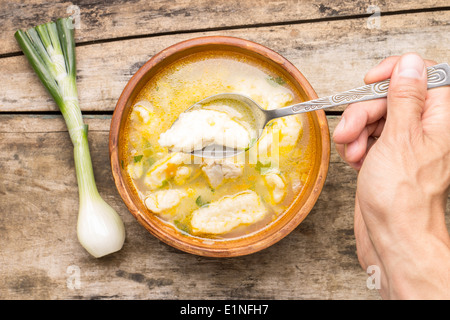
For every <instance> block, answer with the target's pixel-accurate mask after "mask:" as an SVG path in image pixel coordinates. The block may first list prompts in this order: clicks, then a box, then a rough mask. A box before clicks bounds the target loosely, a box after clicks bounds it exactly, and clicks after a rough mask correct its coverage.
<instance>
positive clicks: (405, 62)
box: [398, 54, 425, 79]
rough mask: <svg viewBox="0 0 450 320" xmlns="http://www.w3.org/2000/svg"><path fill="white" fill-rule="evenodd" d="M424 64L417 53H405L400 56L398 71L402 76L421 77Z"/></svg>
mask: <svg viewBox="0 0 450 320" xmlns="http://www.w3.org/2000/svg"><path fill="white" fill-rule="evenodd" d="M424 68H425V64H424V62H423V60H422V58H420V57H419V56H418V55H416V54H407V55H404V56H403V57H401V59H400V62H399V65H398V71H399V76H400V77H403V78H412V79H421V78H422V74H423V70H424Z"/></svg>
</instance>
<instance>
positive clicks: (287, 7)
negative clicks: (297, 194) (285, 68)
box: [0, 0, 448, 54]
mask: <svg viewBox="0 0 450 320" xmlns="http://www.w3.org/2000/svg"><path fill="white" fill-rule="evenodd" d="M72 4H75V5H76V6H77V8H75V9H74V8H71V6H72ZM370 5H373V2H372V1H370V0H362V1H358V2H354V1H350V0H345V1H337V2H336V1H329V0H328V1H324V0H309V1H299V0H288V1H278V0H277V1H267V0H245V1H240V0H228V1H220V0H182V1H179V0H178V1H167V0H157V1H145V0H133V1H128V0H116V1H104V0H103V1H73V2H67V1H64V0H58V1H51V2H49V1H43V0H33V1H26V2H23V1H1V2H0V43H2V46H1V47H0V54H6V53H11V52H17V51H19V47H18V45H17V44H16V42H15V40H14V37H13V34H14V32H15V31H16V30H17V29H19V28H22V29H25V28H29V27H32V26H35V25H38V24H41V23H45V22H48V21H50V20H54V19H57V18H59V17H64V16H69V15H77V14H79V17H80V19H79V21H80V22H81V25H80V28H79V30H78V32H77V35H76V40H77V42H86V41H96V40H103V39H114V38H117V37H129V36H138V35H152V34H161V33H168V32H179V31H189V30H195V29H197V30H199V29H201V30H204V29H210V28H226V27H236V26H251V25H255V24H268V23H279V22H287V21H307V20H311V19H320V18H330V17H342V16H352V15H361V14H367V13H368V8H369V6H370ZM376 5H377V6H378V8H379V10H380V11H381V13H382V14H383V13H387V12H393V11H399V10H414V9H423V8H436V7H443V6H448V2H447V1H446V0H427V1H420V2H418V1H414V0H406V1H379V3H376ZM174 21H176V23H174Z"/></svg>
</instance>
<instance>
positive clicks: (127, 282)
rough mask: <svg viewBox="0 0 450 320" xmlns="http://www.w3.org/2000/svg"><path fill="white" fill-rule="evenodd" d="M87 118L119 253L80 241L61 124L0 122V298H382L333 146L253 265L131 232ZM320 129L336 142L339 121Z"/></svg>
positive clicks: (351, 183)
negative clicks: (304, 203) (315, 188)
mask: <svg viewBox="0 0 450 320" xmlns="http://www.w3.org/2000/svg"><path fill="white" fill-rule="evenodd" d="M85 119H86V123H88V124H89V126H90V132H89V142H90V147H91V152H92V160H93V165H94V174H95V177H96V180H97V184H98V189H99V192H100V194H101V195H102V196H103V197H104V198H105V200H106V201H108V203H110V204H111V205H112V206H113V207H114V208H115V209H116V210H117V211H118V213H119V215H120V216H121V217H122V219H123V220H124V224H125V228H126V233H127V236H126V241H125V244H124V247H123V248H122V250H121V251H119V252H117V253H115V254H112V255H109V256H106V257H104V258H101V259H95V258H92V257H91V256H90V255H89V254H88V253H87V252H86V251H84V249H83V248H82V247H81V246H80V244H79V243H78V240H77V236H76V220H77V211H78V192H77V184H76V176H75V169H74V164H73V157H72V152H71V142H70V139H69V135H68V133H67V131H66V129H65V125H64V122H63V120H62V118H61V117H60V116H55V115H49V116H35V115H0V230H1V231H0V232H1V234H2V236H1V237H0V248H2V249H1V250H0V299H191V298H192V299H214V298H215V299H379V296H378V293H377V292H375V291H373V290H369V289H367V287H366V279H367V275H366V274H365V272H364V271H363V270H362V269H361V267H360V266H359V264H358V261H357V257H356V252H355V239H354V234H353V203H354V192H355V182H356V173H355V172H354V171H353V170H352V169H351V168H349V167H348V166H347V165H346V164H345V163H344V162H343V161H342V160H341V159H340V158H339V156H338V155H337V153H336V152H335V149H334V146H332V148H331V151H332V154H331V161H330V170H329V174H328V177H327V181H326V183H325V187H324V190H323V192H322V194H321V196H320V197H319V200H318V202H317V203H316V205H315V207H314V208H313V210H312V211H311V213H310V214H309V215H308V217H307V218H306V219H305V220H304V221H303V222H302V223H301V224H300V226H299V227H297V228H296V229H295V230H294V231H293V232H292V233H291V234H290V235H288V236H287V237H286V238H284V239H283V240H281V241H280V242H278V243H277V244H275V245H273V246H272V247H269V248H267V249H265V250H263V251H260V252H258V253H255V254H252V255H248V256H242V257H237V258H227V259H223V258H222V259H221V258H207V257H200V256H195V255H191V254H187V253H184V252H182V251H179V250H177V249H174V248H172V247H170V246H168V245H166V244H164V243H162V242H160V241H159V240H157V239H156V238H155V237H153V236H152V235H150V234H149V233H148V232H147V231H146V230H145V229H144V228H143V227H142V226H141V225H139V224H138V222H137V221H136V220H135V219H134V218H133V217H132V215H131V214H130V213H129V212H128V210H127V208H126V207H125V205H124V204H123V202H122V201H121V199H120V196H119V195H118V193H117V191H116V188H115V185H114V182H113V180H112V176H111V172H110V166H109V161H108V132H109V124H110V117H109V116H87V117H85ZM328 120H329V124H330V128H331V129H330V130H331V132H333V129H334V127H335V126H336V124H337V122H338V118H337V117H333V116H331V117H328ZM448 212H450V201H449V202H448V206H447V213H448ZM447 225H448V226H449V227H450V219H449V215H448V214H447ZM73 268H78V270H79V276H80V284H79V288H78V289H77V288H73V284H72V283H71V279H72V278H71V276H73V271H72V270H73ZM68 282H69V284H68Z"/></svg>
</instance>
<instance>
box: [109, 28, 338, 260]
mask: <svg viewBox="0 0 450 320" xmlns="http://www.w3.org/2000/svg"><path fill="white" fill-rule="evenodd" d="M205 50H228V51H232V52H238V53H241V54H244V55H248V56H249V57H252V58H256V59H259V60H261V62H263V63H268V64H269V65H270V66H272V67H273V68H275V69H276V70H277V71H278V72H280V73H281V74H283V75H284V76H285V77H286V78H288V79H289V80H290V81H291V82H292V83H293V84H294V86H295V87H296V89H297V90H298V91H299V92H300V94H301V95H302V96H303V99H304V100H311V99H315V98H317V95H316V93H315V91H314V90H313V88H312V87H311V85H310V84H309V82H308V80H307V79H306V78H305V77H304V76H303V75H302V73H301V72H300V71H299V70H297V68H296V67H295V66H294V65H293V64H292V63H290V62H289V61H288V60H287V59H285V58H284V57H282V56H281V55H280V54H278V53H276V52H274V51H273V50H271V49H269V48H267V47H265V46H263V45H260V44H257V43H255V42H251V41H248V40H244V39H240V38H234V37H222V36H212V37H200V38H194V39H190V40H186V41H183V42H180V43H177V44H175V45H172V46H170V47H168V48H166V49H165V50H163V51H161V52H159V53H158V54H156V55H155V56H153V57H152V58H151V59H150V60H149V61H147V62H146V63H145V64H144V65H143V66H142V67H141V68H140V69H139V70H138V71H137V72H136V73H135V74H134V75H133V77H132V78H131V79H130V81H129V82H128V84H127V85H126V87H125V89H124V90H123V92H122V94H121V96H120V98H119V100H118V102H117V105H116V108H115V111H114V114H113V117H112V121H111V129H110V137H109V151H110V161H111V168H112V174H113V177H114V181H115V184H116V186H117V189H118V192H119V194H120V196H121V197H122V199H123V201H124V203H125V204H126V206H127V207H128V209H129V211H130V212H131V214H132V215H133V216H134V217H135V218H136V219H137V221H138V222H139V223H140V224H141V225H142V226H144V227H145V228H146V229H147V230H148V231H149V232H150V233H151V234H153V235H154V236H156V237H157V238H158V239H160V240H161V241H163V242H165V243H167V244H168V245H171V246H173V247H175V248H177V249H180V250H183V251H185V252H188V253H192V254H196V255H202V256H211V257H232V256H241V255H246V254H250V253H254V252H257V251H260V250H262V249H264V248H267V247H269V246H271V245H273V244H275V243H276V242H278V241H279V240H281V239H282V238H283V237H285V236H286V235H288V234H289V233H290V232H291V231H292V230H294V229H295V228H296V227H297V226H298V225H299V224H300V223H301V222H302V221H303V219H305V217H306V216H307V215H308V213H309V212H310V211H311V209H312V208H313V206H314V204H315V203H316V201H317V198H318V197H319V194H320V192H321V190H322V188H323V185H324V182H325V178H326V175H327V172H328V166H329V157H330V135H329V129H328V124H327V119H326V116H325V113H324V112H323V111H322V110H319V111H314V112H313V113H312V115H313V117H312V118H313V123H314V126H315V132H316V133H317V137H316V139H315V140H316V146H315V148H316V152H315V161H314V162H315V165H314V168H313V170H312V171H311V175H310V177H309V178H308V182H307V183H306V185H305V186H304V188H303V190H302V192H301V193H300V194H299V195H297V197H296V198H295V199H294V200H293V202H292V203H291V205H290V207H289V208H288V209H287V210H286V211H285V213H284V214H283V215H281V216H280V217H279V218H278V219H277V220H275V221H274V222H272V223H271V224H270V225H269V226H267V227H265V228H263V229H261V230H260V231H257V232H255V233H252V234H250V235H248V236H245V237H240V238H236V239H230V240H220V241H215V240H212V239H201V238H196V237H189V236H186V235H184V234H182V233H181V232H180V231H178V230H177V229H176V228H174V227H172V226H170V225H169V224H167V223H164V222H163V221H162V220H161V219H159V218H158V217H157V216H156V215H153V214H151V213H149V212H148V210H147V208H146V207H145V205H144V204H143V202H142V201H141V200H140V199H139V197H138V196H137V195H136V194H135V192H133V190H132V186H131V185H130V184H129V182H128V180H127V173H126V170H124V169H123V168H122V166H121V159H120V155H121V152H120V148H121V145H122V143H123V140H122V139H123V133H124V127H125V122H126V119H127V117H128V114H129V111H130V108H131V106H132V103H133V101H134V99H135V98H136V96H137V94H138V93H139V92H140V90H141V89H142V88H143V87H144V85H145V84H146V83H147V82H148V81H149V80H150V79H151V78H152V77H153V76H155V74H156V73H157V72H158V71H160V70H161V69H162V68H166V67H167V66H169V65H170V64H171V63H173V62H175V61H177V60H178V59H181V58H183V57H186V56H187V55H190V54H193V53H199V52H202V51H205Z"/></svg>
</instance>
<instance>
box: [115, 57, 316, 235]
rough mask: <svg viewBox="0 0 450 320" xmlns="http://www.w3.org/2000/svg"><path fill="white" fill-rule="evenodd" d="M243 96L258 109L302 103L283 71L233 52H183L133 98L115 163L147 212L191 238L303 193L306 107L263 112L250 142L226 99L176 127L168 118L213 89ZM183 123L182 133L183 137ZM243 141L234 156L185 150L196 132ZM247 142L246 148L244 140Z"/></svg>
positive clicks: (309, 152)
mask: <svg viewBox="0 0 450 320" xmlns="http://www.w3.org/2000/svg"><path fill="white" fill-rule="evenodd" d="M224 92H235V93H241V94H245V95H247V96H249V97H251V98H252V99H254V100H255V101H256V102H258V103H259V104H260V105H261V106H262V107H263V108H266V109H275V108H282V107H285V106H287V105H289V104H292V103H297V102H301V96H300V94H299V93H298V91H297V90H296V89H295V88H294V86H293V85H292V84H291V83H290V82H289V80H288V79H286V78H284V77H283V75H282V74H278V73H277V71H276V70H274V69H273V68H271V67H269V65H264V64H262V63H261V62H260V61H256V60H254V59H253V58H249V57H247V56H245V55H241V54H239V53H232V52H219V51H210V52H204V53H201V54H200V53H198V54H192V55H190V56H188V57H186V58H184V59H181V60H179V61H177V62H175V63H173V64H172V65H170V67H168V68H165V69H164V70H162V71H160V72H159V73H158V74H156V75H155V76H154V77H153V78H151V79H150V81H149V82H148V83H147V84H146V85H145V86H144V88H143V89H142V90H141V92H140V93H139V94H138V96H137V97H136V99H135V101H134V102H133V106H132V108H131V110H130V113H129V116H128V118H127V121H126V126H125V135H124V142H125V143H124V144H123V145H124V146H123V147H122V149H121V153H122V154H121V165H122V168H123V169H126V172H127V174H128V179H129V181H130V182H131V185H132V186H133V189H134V192H135V193H136V194H137V195H138V196H139V198H140V199H141V200H142V203H143V204H145V207H146V208H147V209H148V214H149V215H156V216H157V217H158V218H160V219H162V220H163V221H165V222H166V223H168V224H171V225H172V226H173V227H174V228H177V229H178V230H179V231H180V232H182V233H184V234H186V235H189V236H193V237H200V238H213V239H230V238H236V237H242V236H245V235H248V234H250V233H253V232H257V231H258V230H260V229H262V228H264V227H265V226H267V225H268V224H270V223H271V222H272V221H274V220H276V219H278V218H279V217H280V216H281V215H282V214H283V213H284V212H285V211H286V210H287V209H288V208H289V206H290V205H291V203H292V202H293V200H294V199H295V198H296V197H297V196H298V194H299V193H301V192H302V188H303V186H304V185H305V183H306V181H307V179H308V177H309V173H310V172H311V170H312V168H313V165H314V163H313V162H314V159H315V155H314V148H313V146H314V145H315V140H314V139H315V136H316V135H315V132H314V130H315V129H314V126H313V122H312V118H311V115H309V114H301V115H295V116H289V117H284V118H279V119H275V120H272V121H271V122H269V123H268V124H267V126H266V127H265V128H264V130H263V132H262V135H261V137H260V139H259V140H258V141H257V142H256V143H254V141H252V139H253V137H252V136H251V135H250V134H249V131H248V130H246V128H245V126H243V125H242V124H241V123H240V122H239V121H237V120H239V119H242V118H245V117H246V116H248V115H245V114H240V112H239V110H238V109H234V108H231V107H230V106H227V105H226V104H221V105H218V104H215V105H211V106H210V108H208V110H202V111H204V112H190V113H186V114H188V116H187V117H184V118H183V119H182V122H181V123H182V124H183V126H184V128H183V130H182V131H177V130H178V129H177V128H176V127H175V126H174V127H172V125H173V124H174V122H175V121H176V120H177V119H178V117H179V116H180V114H182V113H183V111H185V110H186V109H187V108H189V107H190V106H191V105H192V104H194V103H196V102H198V101H200V100H202V99H204V98H206V97H208V96H211V95H214V94H219V93H224ZM186 126H188V129H189V130H188V132H189V134H188V135H186V130H185V129H186ZM205 132H207V133H208V134H207V135H208V137H209V138H208V139H209V140H210V142H211V141H212V142H214V143H217V141H219V140H220V139H223V137H220V136H219V133H223V132H225V139H228V138H230V139H233V141H235V142H236V141H237V143H239V147H242V148H245V152H242V153H240V154H238V155H236V156H234V157H228V158H220V159H209V158H200V157H196V156H193V155H191V154H189V151H191V150H192V148H193V147H192V146H193V144H195V143H196V141H197V140H198V139H197V138H198V136H199V135H203V136H204V135H205ZM248 146H250V147H248Z"/></svg>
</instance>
